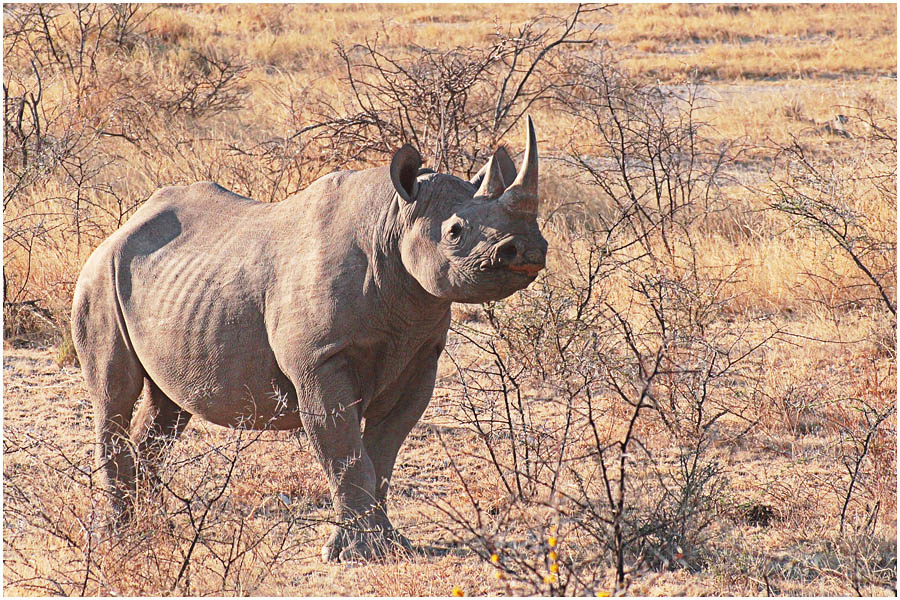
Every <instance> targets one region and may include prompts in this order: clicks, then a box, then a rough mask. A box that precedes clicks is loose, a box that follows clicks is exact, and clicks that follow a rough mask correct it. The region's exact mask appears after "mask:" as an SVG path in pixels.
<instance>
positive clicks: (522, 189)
mask: <svg viewBox="0 0 900 600" xmlns="http://www.w3.org/2000/svg"><path fill="white" fill-rule="evenodd" d="M503 203H504V205H505V206H506V208H507V210H510V211H514V212H521V213H527V214H537V209H538V153H537V136H536V135H535V133H534V122H532V120H531V117H530V116H529V117H528V138H527V141H526V143H525V158H524V159H523V160H522V167H521V168H520V169H519V174H518V175H517V176H516V180H515V181H513V182H512V185H510V186H509V187H508V188H507V189H506V192H505V193H504V194H503Z"/></svg>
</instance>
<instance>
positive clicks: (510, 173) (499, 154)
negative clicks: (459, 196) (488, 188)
mask: <svg viewBox="0 0 900 600" xmlns="http://www.w3.org/2000/svg"><path fill="white" fill-rule="evenodd" d="M491 159H493V161H494V162H496V163H497V166H499V167H500V173H502V174H503V188H504V189H505V188H506V187H507V186H508V185H510V184H511V183H512V182H513V180H514V179H515V178H516V165H515V163H513V161H512V159H511V158H510V157H509V152H507V150H506V146H500V147H498V148H497V149H496V150H494V153H493V154H492V155H491ZM490 168H491V160H488V161H487V162H486V163H484V166H483V167H481V169H479V171H478V172H477V173H475V176H474V177H472V179H470V180H469V183H471V184H472V185H474V186H475V189H478V188H480V187H481V184H482V183H484V176H485V175H487V172H488V170H489V169H490Z"/></svg>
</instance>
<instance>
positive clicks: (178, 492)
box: [3, 428, 328, 595]
mask: <svg viewBox="0 0 900 600" xmlns="http://www.w3.org/2000/svg"><path fill="white" fill-rule="evenodd" d="M267 435H269V434H266V433H263V432H250V433H248V432H241V431H231V432H228V433H225V434H224V435H223V436H221V438H220V439H205V440H202V441H200V442H199V443H198V444H186V443H183V442H181V443H177V444H175V446H173V447H170V448H169V451H170V452H169V454H168V456H167V458H166V462H165V465H164V466H163V468H162V469H160V471H159V473H160V474H161V476H160V479H159V480H158V487H157V491H155V492H153V491H151V489H150V488H149V487H147V486H146V485H145V486H143V487H141V488H140V490H141V496H140V497H139V498H138V505H137V509H136V514H135V520H134V523H133V524H132V525H129V526H127V527H124V528H120V529H118V530H115V531H113V530H110V529H107V528H106V523H107V521H106V514H105V511H104V508H105V502H104V498H103V496H104V493H103V492H102V490H100V489H98V485H97V481H98V478H97V477H96V472H95V471H94V469H93V468H92V467H91V456H90V450H91V446H92V445H91V444H85V445H84V446H81V447H78V446H73V445H72V444H69V443H58V442H56V441H54V439H52V438H50V437H47V436H44V435H42V434H40V433H36V432H32V431H27V430H23V429H18V428H12V429H10V428H6V430H5V431H4V457H5V460H6V464H7V468H6V469H4V496H5V501H6V502H5V508H4V539H3V543H4V549H5V551H6V555H7V557H15V558H9V560H7V561H5V562H4V571H5V585H6V586H7V587H6V589H8V590H10V589H15V590H18V591H19V592H20V593H38V594H55V595H109V594H126V595H132V594H148V593H151V594H168V593H173V592H174V593H179V594H183V595H192V594H210V593H212V594H235V593H244V594H247V593H253V590H254V589H257V588H258V587H259V586H260V585H261V584H262V583H264V582H265V581H266V580H267V579H268V578H271V577H272V576H273V573H275V572H277V571H278V570H279V569H280V568H281V567H282V566H283V565H285V564H286V563H288V562H289V561H290V560H294V559H296V557H297V555H298V551H299V550H300V548H303V547H305V546H306V545H307V544H309V542H310V540H311V539H312V538H313V537H320V536H321V532H320V531H317V530H316V528H317V527H319V526H320V525H321V524H322V523H323V522H324V521H326V520H328V517H327V516H322V515H318V514H317V513H311V514H310V513H309V512H308V511H307V510H306V509H304V507H303V505H302V504H301V503H293V502H292V501H291V499H290V498H289V497H287V496H285V495H284V494H281V495H280V496H279V495H276V496H262V497H255V496H254V497H252V498H248V499H247V500H251V502H247V501H242V500H241V499H240V496H239V495H238V494H236V493H235V488H234V481H235V479H234V478H235V477H237V476H239V473H241V472H242V471H244V470H246V469H247V468H248V467H249V465H248V464H247V463H248V462H250V463H252V461H253V452H254V451H256V448H257V447H259V446H260V445H262V446H265V447H269V446H271V443H272V441H273V440H267V439H264V438H265V436H267ZM283 443H288V444H290V443H291V442H289V441H285V442H283ZM36 543H37V544H44V545H46V544H49V545H50V546H51V547H54V548H56V551H55V559H54V560H52V561H41V560H37V559H38V557H37V556H36V555H34V553H33V552H29V548H30V547H32V546H33V545H34V544H36ZM32 557H34V559H35V560H33V559H32Z"/></svg>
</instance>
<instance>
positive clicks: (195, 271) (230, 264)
mask: <svg viewBox="0 0 900 600" xmlns="http://www.w3.org/2000/svg"><path fill="white" fill-rule="evenodd" d="M272 207H273V205H268V204H264V203H259V202H255V201H253V200H250V199H248V198H244V197H241V196H238V195H237V194H233V193H231V192H229V191H227V190H225V189H224V188H221V187H220V186H218V185H216V184H211V183H201V184H194V185H192V186H189V187H177V188H165V189H163V190H160V191H159V192H157V193H156V194H154V196H153V197H152V198H151V199H149V200H148V201H147V202H146V203H145V204H144V205H143V206H142V207H141V208H140V209H139V210H138V211H137V212H136V213H135V214H134V216H133V217H132V218H131V219H130V220H129V221H128V223H126V225H125V226H124V227H122V228H121V229H120V230H119V231H117V232H116V233H115V234H113V235H112V236H111V237H110V238H109V239H108V240H107V241H106V242H104V244H102V245H101V246H100V247H99V248H98V249H97V251H96V252H95V253H94V255H92V256H91V258H90V259H89V261H88V264H86V266H85V270H84V272H85V273H88V274H89V273H90V272H97V271H102V270H104V269H105V270H108V271H109V272H110V273H111V274H112V275H111V277H112V278H114V281H110V282H108V284H109V285H112V286H113V287H114V288H115V291H116V300H117V303H118V305H119V307H120V310H121V314H122V317H123V320H124V328H125V330H126V331H125V332H124V335H127V338H128V341H129V343H130V346H131V347H132V348H133V351H134V352H135V354H136V355H137V357H138V360H139V361H140V363H141V365H142V366H143V368H144V370H145V371H146V374H147V375H148V376H149V377H150V378H151V379H152V380H153V381H154V383H156V384H157V385H158V386H159V387H160V388H161V389H162V391H163V392H165V393H166V395H168V396H169V397H170V398H171V399H172V400H174V401H175V402H176V403H177V404H179V405H180V406H182V407H183V408H185V409H187V410H188V411H190V412H192V413H194V414H199V415H200V416H202V417H204V418H206V419H207V420H210V421H213V422H217V423H220V424H225V425H234V424H235V423H236V421H237V420H240V419H244V420H245V424H247V425H253V426H261V425H262V424H263V423H262V422H261V421H265V420H267V419H269V418H271V417H272V416H273V411H274V408H273V407H274V406H275V405H276V404H278V402H279V401H281V400H284V399H287V400H288V401H289V403H290V402H292V403H296V400H295V399H294V395H293V391H292V388H291V386H290V385H289V383H288V381H287V379H286V378H285V376H284V375H283V374H282V373H281V371H280V370H279V369H278V365H277V363H276V360H275V357H274V354H273V352H272V349H271V347H270V344H269V340H268V335H267V330H266V323H265V318H264V313H265V298H266V292H267V290H268V288H269V287H271V285H272V282H273V280H274V274H273V263H272V258H271V252H270V248H269V245H270V240H269V238H268V235H267V234H270V233H272V232H271V231H269V230H267V226H268V224H269V222H270V220H271V219H270V213H271V212H272ZM82 277H83V278H85V279H86V280H92V281H95V283H93V284H92V285H94V286H98V285H104V282H103V281H102V279H103V278H102V276H101V277H97V275H94V277H90V275H87V276H86V275H83V276H82ZM80 279H81V278H80ZM87 293H88V294H89V293H90V292H89V291H88V292H87ZM97 293H98V294H99V293H101V292H100V290H97ZM279 395H281V396H282V398H281V399H279V398H278V396H279ZM283 425H287V424H283Z"/></svg>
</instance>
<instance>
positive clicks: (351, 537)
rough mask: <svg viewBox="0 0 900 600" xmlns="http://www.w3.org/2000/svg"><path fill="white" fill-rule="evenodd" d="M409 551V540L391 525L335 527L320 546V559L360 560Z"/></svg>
mask: <svg viewBox="0 0 900 600" xmlns="http://www.w3.org/2000/svg"><path fill="white" fill-rule="evenodd" d="M411 552H413V547H412V544H411V543H410V542H409V540H408V539H406V537H405V536H403V535H401V534H400V533H398V532H397V531H396V530H395V529H394V528H392V527H389V528H383V527H378V528H372V529H369V530H359V529H345V528H343V527H335V529H334V531H333V532H332V534H331V537H330V538H329V540H328V542H327V543H326V544H325V545H324V546H323V547H322V560H323V561H326V562H361V561H371V560H378V559H381V558H384V557H386V556H388V555H390V554H408V553H411Z"/></svg>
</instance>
